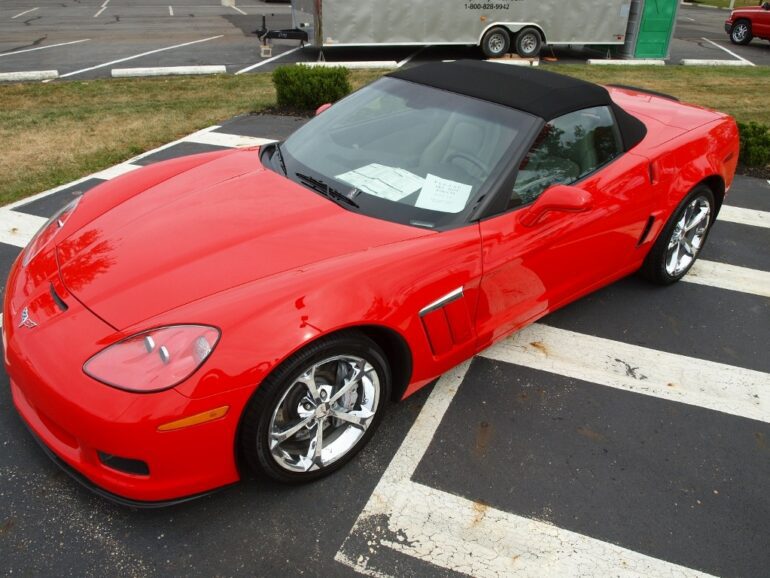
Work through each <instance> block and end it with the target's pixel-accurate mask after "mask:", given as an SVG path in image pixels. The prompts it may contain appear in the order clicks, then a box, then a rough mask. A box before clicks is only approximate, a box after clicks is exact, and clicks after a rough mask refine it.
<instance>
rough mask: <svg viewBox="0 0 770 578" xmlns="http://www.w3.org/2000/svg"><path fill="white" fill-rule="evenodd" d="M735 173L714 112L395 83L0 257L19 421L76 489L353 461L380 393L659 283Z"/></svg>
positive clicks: (523, 75)
mask: <svg viewBox="0 0 770 578" xmlns="http://www.w3.org/2000/svg"><path fill="white" fill-rule="evenodd" d="M737 160H738V133H737V129H736V125H735V123H734V122H733V120H732V119H731V118H730V117H729V116H726V115H724V114H720V113H718V112H714V111H711V110H706V109H703V108H698V107H694V106H689V105H684V104H680V103H679V102H677V101H676V100H675V99H673V98H670V97H666V96H665V95H658V94H654V93H649V92H644V91H639V90H633V89H629V88H622V87H608V88H605V87H601V86H597V85H594V84H590V83H586V82H583V81H579V80H575V79H572V78H568V77H564V76H560V75H557V74H552V73H548V72H541V71H537V70H531V69H521V68H518V67H511V66H504V65H501V64H491V63H484V62H457V63H451V64H446V63H445V64H442V63H436V64H428V65H424V66H420V67H415V68H411V69H409V70H399V71H397V72H395V73H392V74H390V75H388V76H386V77H384V78H382V79H380V80H378V81H376V82H374V83H372V84H371V85H369V86H367V87H365V88H363V89H362V90H360V91H358V92H356V93H354V94H353V95H351V96H349V97H347V98H345V99H344V100H342V101H340V102H339V103H337V104H335V105H334V106H333V107H331V108H330V109H328V110H326V111H325V112H323V113H321V114H319V115H318V116H316V118H315V119H313V120H312V121H310V122H309V123H307V124H306V125H305V126H303V127H302V128H300V129H299V130H298V131H296V132H295V133H294V134H293V135H292V136H291V137H289V138H288V139H287V140H286V141H285V142H283V143H280V144H273V145H268V146H264V147H262V148H261V149H260V148H252V149H245V150H228V151H221V152H214V153H209V154H203V155H197V156H190V157H184V158H179V159H176V160H172V161H168V162H163V163H159V164H156V165H153V166H150V167H147V168H144V169H141V170H137V171H135V172H132V173H129V174H126V175H124V176H121V177H119V178H116V179H114V180H112V181H109V182H106V183H104V184H102V185H100V186H99V187H98V188H95V189H92V190H90V191H89V192H87V193H86V194H85V195H83V196H82V197H80V198H79V199H78V200H77V201H75V202H73V203H72V204H70V205H69V206H67V207H66V208H65V209H63V210H62V211H61V212H60V213H59V214H57V215H56V216H55V217H54V218H52V219H51V221H50V222H49V223H48V224H47V225H46V226H45V227H43V229H42V230H41V231H40V232H39V233H38V234H37V236H36V237H35V238H34V239H33V240H32V242H31V243H30V244H29V246H28V247H27V248H26V250H25V251H24V252H23V253H22V255H21V256H20V257H19V259H18V260H17V261H16V263H15V264H14V266H13V269H12V271H11V274H10V278H9V280H8V286H7V291H6V297H5V307H4V315H5V316H4V323H3V343H4V350H5V363H6V366H7V370H8V374H9V376H10V378H11V388H12V393H13V400H14V402H15V405H16V407H17V409H18V411H19V413H20V414H21V416H22V417H23V419H24V421H25V422H26V424H27V425H28V426H29V428H30V430H31V431H32V432H33V434H34V435H35V437H36V438H37V439H38V440H39V441H40V442H41V445H42V446H43V448H44V449H45V450H46V451H47V452H48V453H49V454H50V455H51V456H52V457H53V458H54V459H55V460H56V461H57V462H58V463H59V464H60V465H62V466H63V467H64V468H65V469H66V470H67V471H69V472H70V473H71V474H72V475H73V476H74V477H76V478H77V479H79V480H80V481H82V482H83V483H85V484H87V485H89V486H90V487H91V488H92V489H94V490H95V491H97V492H98V493H100V494H102V495H104V496H107V497H110V498H112V499H114V500H117V501H119V502H122V503H129V504H136V505H161V504H168V503H173V502H176V501H181V500H183V499H188V498H189V497H191V496H195V495H200V494H202V493H205V492H208V491H210V490H212V489H214V488H217V487H220V486H223V485H226V484H229V483H232V482H235V481H237V480H239V479H240V477H241V472H242V469H241V468H246V467H249V466H250V467H251V468H253V469H255V470H257V471H259V472H262V473H263V474H265V475H267V476H270V477H272V478H275V479H277V480H281V481H285V482H301V481H307V480H312V479H315V478H318V477H320V476H323V475H325V474H328V473H330V472H333V471H334V470H336V469H338V468H340V467H341V466H342V465H343V464H345V462H347V461H348V460H350V459H351V458H352V457H353V456H354V455H355V454H356V453H357V452H358V451H359V450H360V449H361V448H362V447H363V446H364V445H365V444H366V442H367V441H368V440H369V438H370V437H371V436H372V434H373V432H374V430H375V428H376V426H377V424H378V422H380V420H381V418H382V415H383V411H384V410H385V408H386V405H387V402H388V401H390V400H399V399H402V398H404V397H406V396H409V395H410V394H412V393H413V392H414V391H416V390H417V389H419V388H420V387H422V386H424V385H425V384H427V383H429V382H431V381H432V380H434V379H435V378H436V377H437V376H439V375H441V374H442V373H444V372H446V371H447V370H449V369H450V368H452V367H453V366H454V365H456V364H458V363H459V362H461V361H463V360H465V359H467V358H469V357H471V356H472V355H474V354H475V353H477V352H478V351H480V350H482V349H483V348H485V347H487V346H489V345H490V344H491V343H494V342H495V341H497V340H499V339H502V338H503V337H505V336H506V335H508V334H510V333H511V332H513V331H516V330H517V329H519V328H521V327H523V326H525V325H527V324H529V323H532V322H533V321H535V320H536V319H538V318H540V317H542V316H544V315H546V314H547V313H549V312H550V311H553V310H555V309H557V308H558V307H561V306H563V305H565V304H566V303H569V302H570V301H573V300H575V299H577V298H579V297H580V296H582V295H585V294H586V293H588V292H590V291H593V290H595V289H597V288H599V287H602V286H603V285H607V284H608V283H611V282H613V281H615V280H617V279H620V278H621V277H623V276H625V275H628V274H630V273H633V272H635V271H638V270H640V269H641V271H642V272H643V274H644V275H645V276H646V277H648V278H649V279H650V280H652V281H653V282H656V283H661V284H666V283H671V282H674V281H677V280H678V279H680V278H681V277H682V276H683V275H685V274H686V273H687V271H688V269H689V268H690V267H691V266H692V264H693V262H694V261H695V259H696V257H697V256H698V253H699V251H700V249H701V247H702V246H703V243H704V241H705V239H706V236H707V234H708V231H709V226H710V225H711V223H713V221H714V219H715V217H716V215H717V212H718V211H719V208H720V205H721V203H722V200H723V198H724V195H725V192H726V191H727V190H728V188H729V187H730V184H731V181H732V179H733V174H734V171H735V166H736V163H737Z"/></svg>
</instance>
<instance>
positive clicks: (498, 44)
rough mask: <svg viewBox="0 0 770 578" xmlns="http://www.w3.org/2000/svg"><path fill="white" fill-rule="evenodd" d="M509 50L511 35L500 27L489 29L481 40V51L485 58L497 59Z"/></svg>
mask: <svg viewBox="0 0 770 578" xmlns="http://www.w3.org/2000/svg"><path fill="white" fill-rule="evenodd" d="M510 48H511V35H510V34H509V33H508V31H507V30H506V29H505V28H503V27H501V26H496V27H494V28H490V29H489V30H487V33H486V34H485V35H484V38H482V39H481V50H482V51H483V52H484V56H486V57H487V58H498V57H500V56H503V55H504V54H508V51H509V50H510Z"/></svg>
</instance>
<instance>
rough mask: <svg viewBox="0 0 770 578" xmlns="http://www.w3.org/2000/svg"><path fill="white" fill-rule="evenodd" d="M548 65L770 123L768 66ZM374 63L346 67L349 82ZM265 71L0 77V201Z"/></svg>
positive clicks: (180, 130)
mask: <svg viewBox="0 0 770 578" xmlns="http://www.w3.org/2000/svg"><path fill="white" fill-rule="evenodd" d="M552 70H556V71H558V72H561V73H564V74H570V75H574V76H578V77H580V78H585V79H587V80H592V81H595V82H601V83H613V82H614V83H618V84H630V85H634V86H640V87H646V88H650V89H654V90H658V91H661V92H666V93H669V94H672V95H674V96H677V97H679V98H681V99H682V100H684V101H687V102H694V103H697V104H701V105H704V106H709V107H713V108H717V109H719V110H723V111H725V112H729V113H731V114H733V115H734V116H735V117H736V118H737V119H739V120H742V121H750V120H755V121H758V122H762V123H764V124H770V109H768V107H767V106H766V104H767V82H768V78H770V71H769V70H768V69H767V68H761V67H756V68H748V67H747V68H736V69H728V68H723V69H716V68H708V69H699V68H696V67H692V68H690V67H687V68H685V67H680V66H667V67H665V68H663V67H649V68H648V67H611V68H610V67H598V66H597V67H587V66H581V65H563V66H558V67H552ZM380 74H381V72H379V71H352V72H351V80H352V83H353V86H354V87H356V88H357V87H360V86H363V85H364V84H366V83H368V82H371V80H373V79H374V78H377V77H378V76H379V75H380ZM274 104H275V91H274V90H273V86H272V82H271V79H270V75H269V74H253V75H248V74H245V75H240V76H232V75H231V76H202V77H186V78H173V77H172V78H164V79H158V78H147V79H119V80H118V79H111V80H107V79H105V80H92V81H84V82H73V81H70V82H52V83H48V84H42V83H34V84H32V83H30V84H15V85H2V86H0V142H2V143H3V154H2V155H0V175H2V179H0V204H5V203H9V202H11V201H14V200H17V199H20V198H23V197H25V196H29V195H32V194H35V193H38V192H40V191H43V190H46V189H49V188H51V187H54V186H57V185H60V184H63V183H66V182H69V181H72V180H75V179H77V178H80V177H83V176H85V175H87V174H90V173H93V172H96V171H99V170H101V169H105V168H107V167H109V166H112V165H114V164H116V163H119V162H121V161H124V160H126V159H128V158H130V157H132V156H134V155H136V154H139V153H140V152H144V151H146V150H149V149H152V148H155V147H157V146H160V145H162V144H165V143H167V142H169V141H171V140H174V139H177V138H180V137H182V136H185V135H187V134H189V133H191V132H194V131H196V130H198V129H201V128H204V127H206V126H210V125H212V124H216V123H217V122H220V121H222V120H225V119H227V118H229V117H231V116H234V115H236V114H243V113H248V112H254V111H260V110H263V109H265V108H267V107H270V106H274Z"/></svg>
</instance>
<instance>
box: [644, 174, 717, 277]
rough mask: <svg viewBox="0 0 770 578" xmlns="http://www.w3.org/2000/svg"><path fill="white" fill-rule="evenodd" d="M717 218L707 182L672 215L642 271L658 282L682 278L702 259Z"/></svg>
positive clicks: (712, 194) (692, 193)
mask: <svg viewBox="0 0 770 578" xmlns="http://www.w3.org/2000/svg"><path fill="white" fill-rule="evenodd" d="M715 218H716V211H715V203H714V193H713V192H712V191H711V189H710V188H708V187H707V186H705V185H699V186H697V187H695V188H694V189H693V190H692V191H691V192H690V194H689V195H687V197H685V199H684V200H683V201H682V202H681V203H680V204H679V206H678V207H677V209H676V211H674V213H673V214H672V215H671V218H669V220H668V222H667V223H666V226H665V227H664V228H663V231H661V233H660V235H659V236H658V239H657V241H655V244H654V245H653V246H652V249H651V250H650V252H649V254H648V255H647V258H646V259H645V260H644V264H643V265H642V269H641V274H642V275H643V276H644V277H645V278H646V279H647V280H649V281H651V282H653V283H656V284H658V285H670V284H671V283H675V282H676V281H679V280H680V279H681V278H682V277H684V276H685V275H686V274H687V272H688V271H689V270H690V268H691V267H692V266H693V263H695V260H696V259H697V258H698V255H699V254H700V251H701V249H702V248H703V245H704V243H705V242H706V237H707V236H708V233H709V230H710V229H711V225H712V224H713V222H714V219H715Z"/></svg>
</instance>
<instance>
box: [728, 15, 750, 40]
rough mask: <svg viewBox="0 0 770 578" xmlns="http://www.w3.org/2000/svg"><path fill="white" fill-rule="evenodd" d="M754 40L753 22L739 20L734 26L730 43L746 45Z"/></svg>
mask: <svg viewBox="0 0 770 578" xmlns="http://www.w3.org/2000/svg"><path fill="white" fill-rule="evenodd" d="M752 38H753V36H752V34H751V22H749V21H748V20H738V21H737V22H736V23H735V24H733V29H732V31H731V32H730V42H732V43H733V44H739V45H745V44H748V43H749V42H751V39H752Z"/></svg>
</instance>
